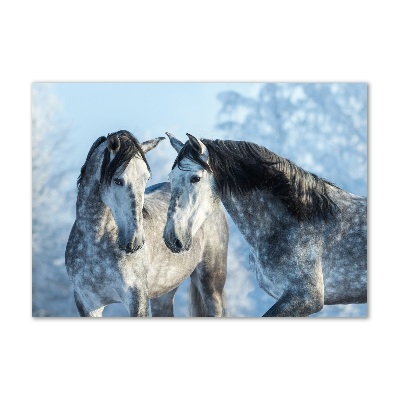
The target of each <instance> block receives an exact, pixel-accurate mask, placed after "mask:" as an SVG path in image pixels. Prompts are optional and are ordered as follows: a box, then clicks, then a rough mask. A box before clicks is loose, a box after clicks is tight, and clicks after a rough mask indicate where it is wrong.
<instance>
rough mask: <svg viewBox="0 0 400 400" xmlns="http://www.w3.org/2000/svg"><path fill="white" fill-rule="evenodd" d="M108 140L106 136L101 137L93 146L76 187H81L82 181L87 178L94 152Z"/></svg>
mask: <svg viewBox="0 0 400 400" xmlns="http://www.w3.org/2000/svg"><path fill="white" fill-rule="evenodd" d="M106 140H107V138H106V137H105V136H100V137H99V138H98V139H97V140H96V141H95V142H94V143H93V144H92V147H91V148H90V150H89V153H88V155H87V156H86V161H85V164H83V165H82V168H81V173H80V174H79V176H78V179H77V182H76V185H77V186H78V187H79V186H80V185H81V183H82V179H83V177H84V176H85V172H86V167H87V164H88V162H89V159H90V157H91V156H92V154H93V152H94V151H95V150H96V149H97V147H99V146H100V145H101V144H102V143H103V142H105V141H106Z"/></svg>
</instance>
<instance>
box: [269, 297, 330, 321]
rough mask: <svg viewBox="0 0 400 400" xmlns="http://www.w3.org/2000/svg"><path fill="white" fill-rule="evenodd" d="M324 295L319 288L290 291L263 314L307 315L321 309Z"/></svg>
mask: <svg viewBox="0 0 400 400" xmlns="http://www.w3.org/2000/svg"><path fill="white" fill-rule="evenodd" d="M323 306H324V295H323V291H322V293H321V292H320V291H318V290H315V291H313V292H312V293H309V292H299V291H298V292H292V291H288V292H286V293H284V294H283V296H282V297H280V298H279V299H278V301H277V302H276V303H275V304H274V305H273V306H272V307H271V308H270V309H269V310H268V311H267V312H266V313H265V314H264V315H263V317H307V316H309V315H310V314H314V313H316V312H318V311H321V309H322V307H323Z"/></svg>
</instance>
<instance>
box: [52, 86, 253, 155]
mask: <svg viewBox="0 0 400 400" xmlns="http://www.w3.org/2000/svg"><path fill="white" fill-rule="evenodd" d="M52 86H53V91H54V93H55V94H56V96H57V97H58V98H59V100H60V102H61V104H62V107H63V110H64V114H65V118H66V119H67V120H68V121H69V123H70V124H71V127H70V128H71V129H70V135H71V136H70V138H71V142H72V143H74V144H76V146H77V147H76V154H77V155H78V154H79V155H80V156H81V155H83V154H86V153H87V149H89V148H90V145H91V144H92V143H93V141H94V140H95V139H96V138H97V137H98V136H101V135H104V134H107V133H110V132H115V131H117V130H120V129H127V130H129V131H131V132H132V133H134V134H135V135H136V136H137V137H138V138H139V139H141V137H142V135H144V134H147V135H148V134H151V135H153V136H154V137H157V136H162V135H164V132H165V131H167V130H169V131H171V132H172V133H174V134H175V135H176V136H179V137H183V136H184V134H185V133H186V132H192V133H195V134H197V135H200V136H202V135H204V136H207V137H214V136H215V128H214V125H215V122H216V116H217V112H218V111H219V106H220V105H219V102H218V100H217V98H216V95H217V93H219V92H221V91H224V90H229V89H231V88H235V89H238V88H240V89H241V90H243V89H244V90H246V88H248V87H249V86H250V85H249V84H229V83H69V82H68V83H55V84H53V85H52ZM78 143H79V145H78ZM85 152H86V153H85ZM80 158H82V157H80Z"/></svg>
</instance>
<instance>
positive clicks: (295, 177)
mask: <svg viewBox="0 0 400 400" xmlns="http://www.w3.org/2000/svg"><path fill="white" fill-rule="evenodd" d="M167 135H168V136H169V138H170V142H171V144H172V146H173V147H174V148H175V150H177V151H178V152H179V154H178V157H177V159H176V160H175V163H174V165H173V167H172V171H171V172H170V181H171V187H172V196H171V203H170V206H169V210H168V221H167V224H166V227H165V231H164V240H165V242H166V244H167V246H168V247H169V248H170V249H171V250H172V251H175V252H183V251H186V250H187V249H188V248H190V242H191V238H192V237H193V235H195V234H196V232H197V229H198V228H199V227H200V226H201V224H202V223H203V221H204V220H205V219H206V218H208V217H209V215H210V214H211V213H212V212H213V210H215V208H217V207H219V206H220V202H221V201H222V203H223V205H224V206H225V209H226V210H227V212H228V213H229V214H230V216H231V217H232V219H233V221H234V222H235V224H236V225H237V227H238V228H239V230H240V231H241V233H242V234H243V236H244V238H245V239H246V241H247V243H248V244H249V246H250V265H251V267H252V269H253V270H254V272H255V274H256V277H257V279H258V282H259V285H260V287H261V288H262V289H263V290H265V291H266V292H267V293H268V294H269V295H271V296H273V297H274V298H275V299H277V301H276V303H275V304H274V305H273V306H272V307H271V308H270V309H269V310H268V311H267V312H266V313H265V314H264V316H265V317H284V316H308V315H310V314H312V313H315V312H318V311H320V310H321V309H322V308H323V306H324V304H349V303H366V302H367V200H366V198H363V197H358V196H355V195H353V194H350V193H348V192H346V191H344V190H342V189H340V188H339V187H337V186H335V185H334V184H332V183H330V182H328V181H326V180H324V179H321V178H319V177H317V176H316V175H314V174H311V173H309V172H307V171H304V170H303V169H301V168H300V167H298V166H296V165H295V164H294V163H292V162H291V161H289V160H287V159H285V158H283V157H280V156H278V155H276V154H274V153H273V152H271V151H269V150H267V149H266V148H264V147H261V146H258V145H256V144H254V143H249V142H239V141H230V140H199V139H197V138H195V137H194V136H192V135H189V134H188V137H189V140H188V141H187V142H186V144H183V143H181V142H180V141H179V140H177V139H176V138H175V137H173V135H171V134H167ZM177 244H178V245H177Z"/></svg>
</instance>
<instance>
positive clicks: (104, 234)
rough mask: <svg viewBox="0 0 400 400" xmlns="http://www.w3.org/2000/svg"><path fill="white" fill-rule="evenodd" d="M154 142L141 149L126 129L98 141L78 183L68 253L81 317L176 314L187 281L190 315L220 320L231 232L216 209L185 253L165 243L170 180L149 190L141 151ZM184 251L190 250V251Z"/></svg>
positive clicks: (143, 153) (89, 154)
mask: <svg viewBox="0 0 400 400" xmlns="http://www.w3.org/2000/svg"><path fill="white" fill-rule="evenodd" d="M162 139H164V138H158V139H154V140H150V141H147V142H144V143H142V144H140V143H139V142H138V141H137V140H136V138H135V137H134V136H133V135H132V134H131V133H129V132H128V131H119V132H116V133H114V134H110V135H108V137H107V138H106V137H104V136H103V137H100V138H99V139H97V140H96V141H95V143H94V144H93V145H92V147H91V149H90V151H89V153H88V156H87V159H86V162H85V164H84V165H83V167H82V169H81V175H80V176H79V178H78V198H77V203H76V220H75V223H74V225H73V228H72V230H71V233H70V236H69V240H68V244H67V247H66V252H65V263H66V268H67V272H68V275H69V277H70V279H71V282H72V285H73V287H74V295H75V302H76V306H77V308H78V311H79V314H80V316H91V317H101V316H102V312H103V309H104V307H105V306H106V305H108V304H111V303H117V302H120V303H122V304H123V305H124V306H125V308H126V309H127V310H128V312H129V315H130V316H132V317H133V316H147V315H148V299H149V298H150V299H151V301H150V302H151V311H152V315H153V316H173V315H174V314H173V299H174V295H175V292H176V290H177V288H178V286H179V285H180V284H181V283H182V282H183V281H184V279H186V278H187V277H188V276H190V277H191V294H192V297H191V298H192V310H193V311H192V315H194V316H223V315H224V313H225V308H224V300H223V287H224V284H225V279H226V263H227V246H228V233H229V227H228V223H227V220H226V217H225V214H224V212H223V210H222V209H221V208H218V207H217V208H215V210H214V212H213V213H211V214H210V218H208V219H207V220H205V221H204V224H203V225H202V226H201V227H200V229H199V230H198V233H197V234H196V235H195V236H194V237H193V248H192V249H191V250H190V251H188V252H187V253H185V254H184V255H177V254H174V253H172V252H171V251H170V250H169V249H168V248H167V247H166V246H165V244H164V241H163V237H162V235H163V229H164V226H165V223H166V219H167V210H168V205H169V200H170V193H171V192H170V185H169V183H161V184H157V185H154V186H152V187H150V188H148V189H147V190H146V192H145V187H146V184H147V181H148V179H149V177H150V168H149V166H148V164H147V161H146V157H145V153H146V152H148V151H149V150H151V149H152V148H154V147H155V146H156V145H157V144H158V143H159V141H160V140H162ZM188 250H189V249H188Z"/></svg>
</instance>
